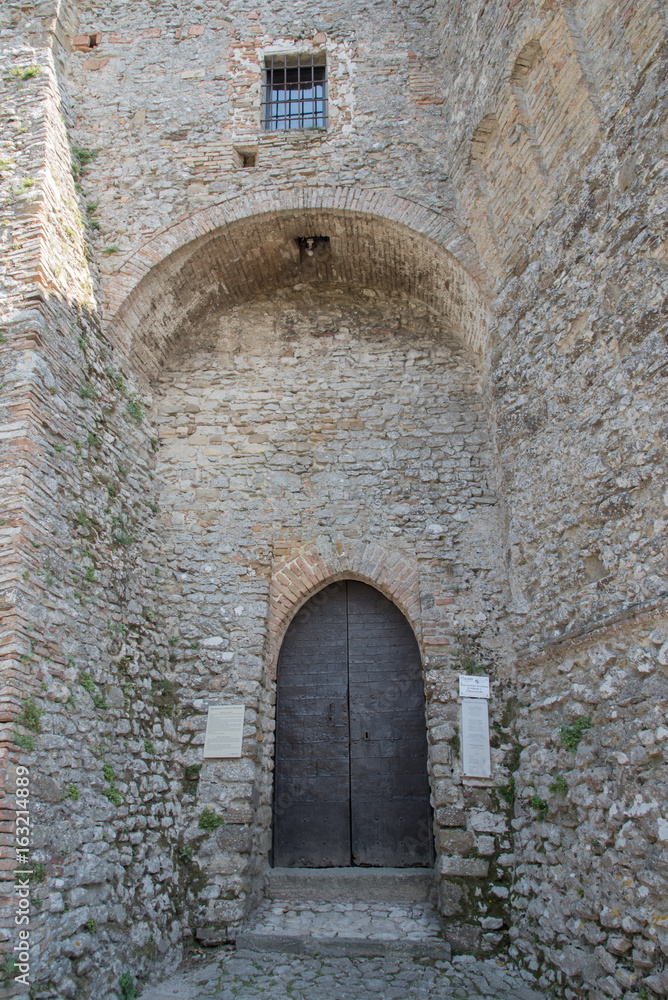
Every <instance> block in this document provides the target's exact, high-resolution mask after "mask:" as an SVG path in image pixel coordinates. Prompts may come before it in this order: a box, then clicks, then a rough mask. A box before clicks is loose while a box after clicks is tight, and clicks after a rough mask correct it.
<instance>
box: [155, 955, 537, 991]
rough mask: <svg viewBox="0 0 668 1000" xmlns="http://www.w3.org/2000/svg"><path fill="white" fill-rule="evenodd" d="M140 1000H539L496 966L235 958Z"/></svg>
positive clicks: (196, 966)
mask: <svg viewBox="0 0 668 1000" xmlns="http://www.w3.org/2000/svg"><path fill="white" fill-rule="evenodd" d="M187 966H188V967H187V970H184V969H182V970H181V972H180V973H177V974H176V975H174V976H172V977H170V978H169V979H168V980H166V981H165V982H164V983H162V984H160V985H159V986H157V987H151V988H148V989H147V990H145V991H144V992H143V993H142V994H141V1000H378V998H382V1000H418V998H419V1000H469V998H471V1000H472V998H476V997H489V998H491V1000H542V994H540V993H538V992H537V991H536V990H535V989H532V988H531V986H530V985H529V984H530V983H533V982H534V980H533V979H531V977H529V974H528V973H519V972H517V971H516V970H511V969H509V968H506V967H504V966H502V965H500V964H498V963H497V962H494V961H476V960H475V959H474V958H470V957H468V956H464V957H456V958H455V959H454V960H453V961H452V962H442V961H431V960H425V959H413V958H394V957H392V958H329V957H327V958H325V957H311V956H294V955H280V954H259V953H254V952H235V951H234V950H232V949H231V948H220V949H218V950H217V951H216V952H209V953H207V955H206V956H201V957H197V956H193V957H191V958H190V959H189V960H188V962H187Z"/></svg>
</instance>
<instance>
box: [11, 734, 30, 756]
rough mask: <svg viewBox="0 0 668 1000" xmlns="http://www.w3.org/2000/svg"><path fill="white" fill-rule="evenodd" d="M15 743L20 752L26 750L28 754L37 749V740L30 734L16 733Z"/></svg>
mask: <svg viewBox="0 0 668 1000" xmlns="http://www.w3.org/2000/svg"><path fill="white" fill-rule="evenodd" d="M14 743H15V744H16V746H17V747H18V748H19V750H25V751H26V753H31V752H32V751H33V750H34V749H35V739H34V737H33V736H29V735H28V733H14Z"/></svg>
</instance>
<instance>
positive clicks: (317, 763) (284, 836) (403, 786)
mask: <svg viewBox="0 0 668 1000" xmlns="http://www.w3.org/2000/svg"><path fill="white" fill-rule="evenodd" d="M275 766H276V773H275V780H274V864H275V865H280V866H285V867H291V866H304V867H327V866H332V865H336V866H346V865H350V864H359V865H374V866H388V867H408V866H423V865H430V864H432V863H433V836H432V817H431V809H430V806H429V781H428V776H427V739H426V727H425V706H424V688H423V684H422V667H421V662H420V654H419V650H418V646H417V642H416V640H415V636H414V635H413V632H412V630H411V628H410V626H409V624H408V622H407V621H406V619H405V618H404V617H403V615H402V614H401V612H400V611H399V610H398V609H397V608H396V607H395V606H394V605H393V604H392V603H391V602H390V601H388V600H387V599H386V598H385V597H383V595H382V594H380V593H379V592H378V591H377V590H375V589H374V588H373V587H369V586H367V585H366V584H362V583H358V582H355V581H347V582H344V583H339V584H333V585H332V586H331V587H326V588H325V589H324V590H323V591H321V592H320V594H318V595H316V597H315V598H314V599H313V600H312V601H310V602H309V603H308V604H307V605H306V606H305V608H304V609H302V611H301V612H300V613H299V614H298V615H297V616H296V617H295V620H294V621H293V623H292V625H291V626H290V628H289V629H288V632H287V634H286V637H285V640H284V643H283V647H282V649H281V655H280V657H279V662H278V685H277V704H276V765H275Z"/></svg>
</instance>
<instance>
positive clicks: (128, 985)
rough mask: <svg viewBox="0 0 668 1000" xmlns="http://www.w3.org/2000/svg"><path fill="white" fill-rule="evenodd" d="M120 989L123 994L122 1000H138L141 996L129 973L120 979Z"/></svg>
mask: <svg viewBox="0 0 668 1000" xmlns="http://www.w3.org/2000/svg"><path fill="white" fill-rule="evenodd" d="M118 989H119V991H120V994H121V1000H136V998H137V997H138V996H139V993H138V992H137V987H136V986H135V981H134V979H133V978H132V976H131V975H130V973H129V972H124V973H123V975H121V976H119V977H118Z"/></svg>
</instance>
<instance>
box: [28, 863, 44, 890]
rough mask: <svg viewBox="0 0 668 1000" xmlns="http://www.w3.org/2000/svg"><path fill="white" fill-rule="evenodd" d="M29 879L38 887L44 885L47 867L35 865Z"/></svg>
mask: <svg viewBox="0 0 668 1000" xmlns="http://www.w3.org/2000/svg"><path fill="white" fill-rule="evenodd" d="M28 878H29V879H30V881H31V882H34V883H35V884H36V885H42V883H44V882H46V865H42V864H33V866H32V874H30V875H29V876H28Z"/></svg>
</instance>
